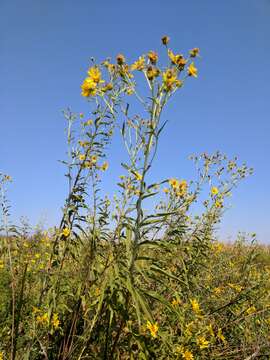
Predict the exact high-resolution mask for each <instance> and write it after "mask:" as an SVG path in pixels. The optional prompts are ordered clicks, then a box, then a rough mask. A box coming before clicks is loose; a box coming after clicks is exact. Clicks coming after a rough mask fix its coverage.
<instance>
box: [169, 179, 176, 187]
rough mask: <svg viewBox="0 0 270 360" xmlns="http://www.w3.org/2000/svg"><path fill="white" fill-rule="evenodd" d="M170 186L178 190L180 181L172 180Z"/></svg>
mask: <svg viewBox="0 0 270 360" xmlns="http://www.w3.org/2000/svg"><path fill="white" fill-rule="evenodd" d="M169 184H170V185H171V187H172V188H174V189H176V188H177V186H178V180H177V179H175V178H172V179H170V180H169Z"/></svg>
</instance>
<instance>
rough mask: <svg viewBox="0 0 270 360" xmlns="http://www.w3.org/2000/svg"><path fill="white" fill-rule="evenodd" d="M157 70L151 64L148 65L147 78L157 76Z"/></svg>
mask: <svg viewBox="0 0 270 360" xmlns="http://www.w3.org/2000/svg"><path fill="white" fill-rule="evenodd" d="M159 73H160V72H159V70H158V69H157V68H155V67H153V66H148V68H147V70H146V76H147V79H148V80H150V81H152V80H154V78H155V77H158V76H159Z"/></svg>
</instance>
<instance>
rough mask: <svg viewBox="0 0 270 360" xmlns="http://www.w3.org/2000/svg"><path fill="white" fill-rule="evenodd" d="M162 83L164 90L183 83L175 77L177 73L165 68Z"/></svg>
mask: <svg viewBox="0 0 270 360" xmlns="http://www.w3.org/2000/svg"><path fill="white" fill-rule="evenodd" d="M162 78H163V84H164V89H165V91H171V90H173V89H174V88H175V87H180V86H181V85H182V84H183V83H182V81H181V80H179V79H177V74H176V72H175V71H173V70H172V69H167V70H166V71H165V72H164V73H163V74H162Z"/></svg>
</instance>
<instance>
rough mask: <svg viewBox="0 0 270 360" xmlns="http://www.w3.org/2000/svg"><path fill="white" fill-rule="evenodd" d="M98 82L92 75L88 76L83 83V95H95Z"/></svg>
mask: <svg viewBox="0 0 270 360" xmlns="http://www.w3.org/2000/svg"><path fill="white" fill-rule="evenodd" d="M96 88H97V83H95V82H94V81H93V80H92V79H91V78H90V77H87V78H86V79H85V80H84V82H83V83H82V85H81V89H82V92H81V94H82V96H84V97H89V96H95V95H96V93H97V89H96Z"/></svg>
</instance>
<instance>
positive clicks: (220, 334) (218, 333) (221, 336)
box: [217, 328, 227, 344]
mask: <svg viewBox="0 0 270 360" xmlns="http://www.w3.org/2000/svg"><path fill="white" fill-rule="evenodd" d="M217 338H218V339H220V340H221V341H222V342H223V343H224V344H226V342H227V341H226V339H225V336H224V335H223V334H222V329H221V328H218V332H217Z"/></svg>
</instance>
